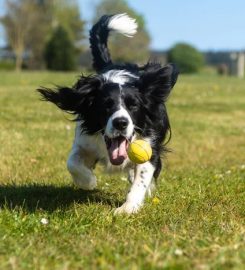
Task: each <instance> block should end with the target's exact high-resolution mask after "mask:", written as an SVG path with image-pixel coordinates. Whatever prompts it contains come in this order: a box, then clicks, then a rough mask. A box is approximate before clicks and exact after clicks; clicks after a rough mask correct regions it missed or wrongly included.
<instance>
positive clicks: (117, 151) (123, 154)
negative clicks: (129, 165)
mask: <svg viewBox="0 0 245 270" xmlns="http://www.w3.org/2000/svg"><path fill="white" fill-rule="evenodd" d="M108 150H109V156H110V161H111V163H112V164H113V165H121V164H122V163H123V161H124V160H125V159H126V158H127V140H126V139H125V138H123V137H121V138H116V139H112V140H111V146H110V148H109V149H108Z"/></svg>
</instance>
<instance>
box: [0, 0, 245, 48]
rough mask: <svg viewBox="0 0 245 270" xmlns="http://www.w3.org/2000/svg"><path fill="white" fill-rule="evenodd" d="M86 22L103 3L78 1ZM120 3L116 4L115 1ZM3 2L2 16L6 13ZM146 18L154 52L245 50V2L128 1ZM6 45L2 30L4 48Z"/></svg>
mask: <svg viewBox="0 0 245 270" xmlns="http://www.w3.org/2000/svg"><path fill="white" fill-rule="evenodd" d="M77 1H78V3H79V8H80V13H81V16H82V18H83V19H85V20H86V21H88V22H89V21H91V18H92V17H93V10H94V7H95V6H96V3H98V2H99V0H77ZM115 1H116V0H115ZM4 2H5V0H0V15H2V14H3V13H4ZM128 3H129V5H130V6H131V7H132V8H133V9H135V11H137V12H138V13H140V14H142V15H143V16H144V17H145V21H146V27H147V29H148V31H149V33H150V36H151V39H152V41H151V48H152V49H155V50H166V49H169V48H170V47H172V46H173V45H174V44H175V43H177V42H188V43H190V44H192V45H193V46H195V47H196V48H197V49H199V50H202V51H208V50H215V51H217V50H241V49H245V0H128ZM3 44H4V33H3V29H2V28H0V46H1V45H3Z"/></svg>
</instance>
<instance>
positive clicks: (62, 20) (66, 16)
mask: <svg viewBox="0 0 245 270" xmlns="http://www.w3.org/2000/svg"><path fill="white" fill-rule="evenodd" d="M46 1H47V2H49V3H51V6H52V13H53V22H52V24H53V26H57V25H61V26H62V27H63V28H64V29H65V30H66V32H67V33H68V35H69V37H70V39H71V40H72V41H74V43H75V44H76V45H77V46H79V43H80V41H81V40H82V39H83V38H84V26H85V22H84V21H83V20H81V18H80V13H79V8H78V3H77V1H76V0H70V1H68V0H52V1H50V0H49V1H48V0H46Z"/></svg>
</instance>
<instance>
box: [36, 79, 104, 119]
mask: <svg viewBox="0 0 245 270" xmlns="http://www.w3.org/2000/svg"><path fill="white" fill-rule="evenodd" d="M100 85H101V81H100V80H99V79H98V78H97V77H84V76H81V77H80V79H79V80H78V81H77V83H76V84H75V85H74V86H73V87H71V88H68V87H60V86H58V87H56V88H55V89H50V88H44V87H41V88H39V89H37V91H38V92H39V93H40V94H41V96H42V98H43V100H45V101H49V102H52V103H54V104H55V105H56V106H57V107H59V108H60V109H61V110H64V111H67V112H70V113H73V114H82V113H83V111H84V110H86V108H88V106H91V104H92V103H93V100H94V98H95V96H96V92H97V91H98V89H99V88H100Z"/></svg>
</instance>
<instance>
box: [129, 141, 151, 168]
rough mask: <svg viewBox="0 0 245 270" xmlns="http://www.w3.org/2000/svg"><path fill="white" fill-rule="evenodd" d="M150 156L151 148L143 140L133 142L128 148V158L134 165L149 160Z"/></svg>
mask: <svg viewBox="0 0 245 270" xmlns="http://www.w3.org/2000/svg"><path fill="white" fill-rule="evenodd" d="M151 156H152V149H151V146H150V144H149V143H148V142H146V141H144V140H135V141H133V142H132V143H131V144H130V145H129V147H128V157H129V159H130V160H131V161H132V162H134V163H137V164H141V163H145V162H146V161H148V160H150V158H151Z"/></svg>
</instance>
